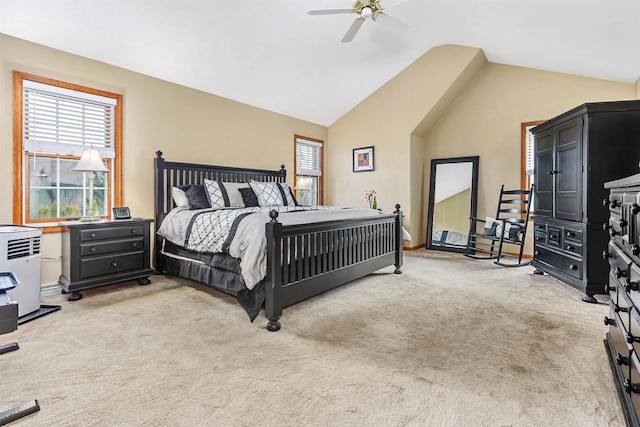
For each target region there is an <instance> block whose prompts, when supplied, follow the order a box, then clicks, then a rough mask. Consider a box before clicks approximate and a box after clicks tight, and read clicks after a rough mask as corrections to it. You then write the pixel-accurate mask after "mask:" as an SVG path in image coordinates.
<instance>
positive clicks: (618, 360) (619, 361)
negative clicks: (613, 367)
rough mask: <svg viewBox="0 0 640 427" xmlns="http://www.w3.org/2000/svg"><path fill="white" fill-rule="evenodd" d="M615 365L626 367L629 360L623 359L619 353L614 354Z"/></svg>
mask: <svg viewBox="0 0 640 427" xmlns="http://www.w3.org/2000/svg"><path fill="white" fill-rule="evenodd" d="M616 363H617V364H618V365H620V366H621V365H628V364H629V358H628V357H625V356H623V355H621V354H620V353H618V354H616Z"/></svg>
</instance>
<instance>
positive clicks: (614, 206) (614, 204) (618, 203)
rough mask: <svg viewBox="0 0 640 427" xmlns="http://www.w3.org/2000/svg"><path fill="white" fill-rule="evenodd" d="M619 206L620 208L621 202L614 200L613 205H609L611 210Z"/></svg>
mask: <svg viewBox="0 0 640 427" xmlns="http://www.w3.org/2000/svg"><path fill="white" fill-rule="evenodd" d="M618 206H620V202H619V201H618V200H612V201H611V203H609V207H611V208H614V209H615V208H617V207H618Z"/></svg>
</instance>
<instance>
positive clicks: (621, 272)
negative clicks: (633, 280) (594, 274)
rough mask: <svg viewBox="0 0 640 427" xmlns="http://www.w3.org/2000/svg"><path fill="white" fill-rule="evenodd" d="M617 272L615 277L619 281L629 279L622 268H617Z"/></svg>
mask: <svg viewBox="0 0 640 427" xmlns="http://www.w3.org/2000/svg"><path fill="white" fill-rule="evenodd" d="M614 271H615V275H616V277H617V278H618V279H619V278H621V277H627V272H626V271H623V270H622V269H621V268H620V267H616V269H615V270H614Z"/></svg>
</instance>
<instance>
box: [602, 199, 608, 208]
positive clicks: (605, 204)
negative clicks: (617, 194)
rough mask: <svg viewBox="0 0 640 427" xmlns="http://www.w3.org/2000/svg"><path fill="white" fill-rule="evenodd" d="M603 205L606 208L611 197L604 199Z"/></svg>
mask: <svg viewBox="0 0 640 427" xmlns="http://www.w3.org/2000/svg"><path fill="white" fill-rule="evenodd" d="M602 206H604V207H605V208H606V207H607V206H609V199H602Z"/></svg>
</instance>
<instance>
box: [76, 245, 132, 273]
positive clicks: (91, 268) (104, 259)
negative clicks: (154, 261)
mask: <svg viewBox="0 0 640 427" xmlns="http://www.w3.org/2000/svg"><path fill="white" fill-rule="evenodd" d="M143 266H144V251H138V252H130V253H126V254H118V255H112V256H99V257H91V258H84V259H80V279H87V278H89V277H94V276H103V275H107V274H113V273H119V272H122V271H128V270H136V269H141V268H143Z"/></svg>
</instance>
